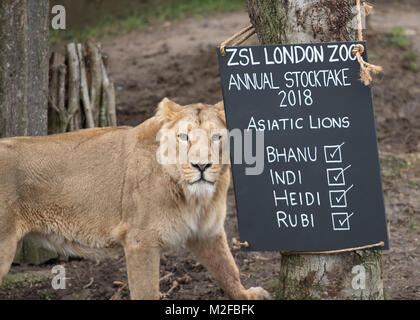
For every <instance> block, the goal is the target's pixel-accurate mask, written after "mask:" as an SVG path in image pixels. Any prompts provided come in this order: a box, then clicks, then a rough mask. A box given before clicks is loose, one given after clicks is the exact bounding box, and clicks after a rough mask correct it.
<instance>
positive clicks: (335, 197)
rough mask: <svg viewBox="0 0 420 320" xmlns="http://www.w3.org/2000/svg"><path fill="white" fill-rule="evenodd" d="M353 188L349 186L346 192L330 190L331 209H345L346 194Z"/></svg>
mask: <svg viewBox="0 0 420 320" xmlns="http://www.w3.org/2000/svg"><path fill="white" fill-rule="evenodd" d="M351 188H353V185H351V186H350V187H349V188H348V189H347V190H330V192H329V193H330V206H331V208H346V207H347V192H348V191H349V190H350V189H351Z"/></svg>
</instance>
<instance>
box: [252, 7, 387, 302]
mask: <svg viewBox="0 0 420 320" xmlns="http://www.w3.org/2000/svg"><path fill="white" fill-rule="evenodd" d="M355 2H356V1H355V0H334V1H332V0H299V1H289V0H247V5H248V12H249V17H250V20H251V22H252V24H253V26H254V28H255V30H256V33H257V36H258V39H259V41H260V43H261V44H275V43H284V44H287V43H311V42H325V41H355V40H357V36H356V34H357V30H356V29H355V28H353V25H354V23H353V20H354V14H355V12H356V11H355V10H354V5H355ZM355 266H358V268H356V269H354V267H355ZM358 272H365V273H364V274H365V278H363V280H364V283H363V284H362V285H361V286H360V285H357V283H356V285H355V280H357V276H358V275H359V274H358ZM278 279H279V286H278V290H277V292H276V296H277V298H280V299H384V290H383V281H382V255H381V252H380V251H376V250H359V251H353V252H349V253H340V254H329V255H328V254H324V255H295V254H287V255H282V259H281V269H280V273H279V278H278ZM355 288H356V289H355Z"/></svg>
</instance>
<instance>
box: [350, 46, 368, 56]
mask: <svg viewBox="0 0 420 320" xmlns="http://www.w3.org/2000/svg"><path fill="white" fill-rule="evenodd" d="M363 52H365V47H364V46H363V45H362V44H360V43H358V44H356V45H355V46H354V48H353V50H352V51H351V53H353V55H354V56H357V54H360V55H362V54H363Z"/></svg>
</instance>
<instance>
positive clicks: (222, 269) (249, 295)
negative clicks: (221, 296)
mask: <svg viewBox="0 0 420 320" xmlns="http://www.w3.org/2000/svg"><path fill="white" fill-rule="evenodd" d="M187 245H188V248H189V249H190V250H191V251H192V252H193V253H194V255H195V256H196V257H197V259H198V260H199V261H200V263H201V264H203V265H204V266H205V267H206V268H207V270H209V271H210V272H211V273H212V274H213V275H214V277H215V278H216V280H217V282H218V283H219V285H220V287H221V288H222V289H223V291H224V292H225V293H226V294H227V295H228V296H229V297H230V298H231V299H237V300H242V299H269V298H270V295H269V293H268V292H267V291H265V290H264V289H262V288H260V287H258V288H250V289H248V290H246V289H245V288H244V287H243V285H242V284H241V280H240V277H239V270H238V267H237V266H236V263H235V261H234V260H233V257H232V253H231V252H230V249H229V246H228V243H227V240H226V234H225V232H224V231H222V232H221V233H220V234H219V235H217V236H215V237H212V238H208V239H205V240H196V239H194V240H190V241H189V242H188V244H187Z"/></svg>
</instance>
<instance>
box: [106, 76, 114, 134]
mask: <svg viewBox="0 0 420 320" xmlns="http://www.w3.org/2000/svg"><path fill="white" fill-rule="evenodd" d="M104 104H105V106H106V115H107V117H106V118H107V122H108V126H116V125H117V111H116V107H115V86H114V81H112V80H110V81H109V83H108V85H106V86H104Z"/></svg>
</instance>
